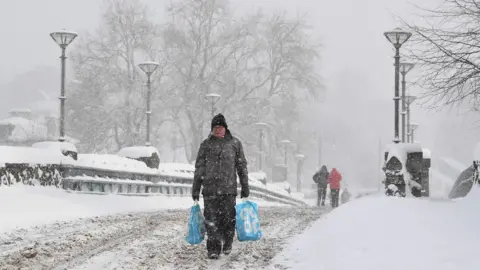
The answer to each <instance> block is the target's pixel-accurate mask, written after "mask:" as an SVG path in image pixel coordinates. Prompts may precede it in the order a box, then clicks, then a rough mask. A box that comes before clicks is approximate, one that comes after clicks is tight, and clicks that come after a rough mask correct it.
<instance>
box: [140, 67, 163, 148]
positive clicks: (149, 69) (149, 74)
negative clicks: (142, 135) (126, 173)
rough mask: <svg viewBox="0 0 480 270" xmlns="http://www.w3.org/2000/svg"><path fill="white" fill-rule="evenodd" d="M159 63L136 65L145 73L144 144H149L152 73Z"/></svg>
mask: <svg viewBox="0 0 480 270" xmlns="http://www.w3.org/2000/svg"><path fill="white" fill-rule="evenodd" d="M158 66H159V64H158V63H156V62H151V61H149V62H143V63H140V64H138V67H139V68H140V69H141V70H142V71H143V72H145V74H147V111H146V112H145V114H146V115H147V135H146V136H147V137H146V139H145V145H147V146H150V145H151V142H150V131H151V126H150V121H151V120H150V116H151V114H152V111H151V110H150V103H151V101H152V100H151V99H152V74H153V73H154V72H155V70H157V68H158Z"/></svg>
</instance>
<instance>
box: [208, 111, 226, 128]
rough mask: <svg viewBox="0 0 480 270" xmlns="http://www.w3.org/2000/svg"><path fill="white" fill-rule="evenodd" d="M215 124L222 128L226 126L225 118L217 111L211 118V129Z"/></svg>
mask: <svg viewBox="0 0 480 270" xmlns="http://www.w3.org/2000/svg"><path fill="white" fill-rule="evenodd" d="M216 126H222V127H224V128H226V129H227V128H228V125H227V121H226V120H225V116H223V114H221V113H219V114H217V115H215V116H214V117H213V119H212V130H213V128H214V127H216Z"/></svg>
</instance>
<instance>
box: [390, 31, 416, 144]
mask: <svg viewBox="0 0 480 270" xmlns="http://www.w3.org/2000/svg"><path fill="white" fill-rule="evenodd" d="M384 35H385V37H386V38H387V39H388V41H390V43H392V45H393V46H394V47H395V57H394V58H395V96H394V98H393V100H394V103H395V120H394V125H395V137H394V139H393V142H394V143H399V142H400V138H399V124H400V123H399V100H400V97H399V93H400V88H399V83H400V48H401V47H402V45H403V44H404V43H405V42H406V41H407V40H408V39H409V38H410V37H411V36H412V33H410V32H407V31H404V30H402V29H401V28H395V29H394V30H393V31H389V32H385V33H384Z"/></svg>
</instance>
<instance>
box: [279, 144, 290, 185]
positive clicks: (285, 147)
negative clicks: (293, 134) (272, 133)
mask: <svg viewBox="0 0 480 270" xmlns="http://www.w3.org/2000/svg"><path fill="white" fill-rule="evenodd" d="M280 143H281V144H283V146H284V151H285V152H284V155H285V156H284V157H285V181H287V182H288V179H287V178H288V145H290V144H291V143H292V142H291V141H290V140H282V141H280Z"/></svg>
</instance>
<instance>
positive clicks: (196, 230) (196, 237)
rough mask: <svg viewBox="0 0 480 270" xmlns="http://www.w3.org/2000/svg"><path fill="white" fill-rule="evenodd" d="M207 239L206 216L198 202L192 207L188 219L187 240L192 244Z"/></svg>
mask: <svg viewBox="0 0 480 270" xmlns="http://www.w3.org/2000/svg"><path fill="white" fill-rule="evenodd" d="M203 239H205V218H204V217H203V215H202V210H201V209H200V205H198V202H195V204H194V205H193V206H192V208H190V218H189V220H188V234H187V236H186V237H185V240H187V242H188V243H189V244H191V245H197V244H200V243H202V241H203Z"/></svg>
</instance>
